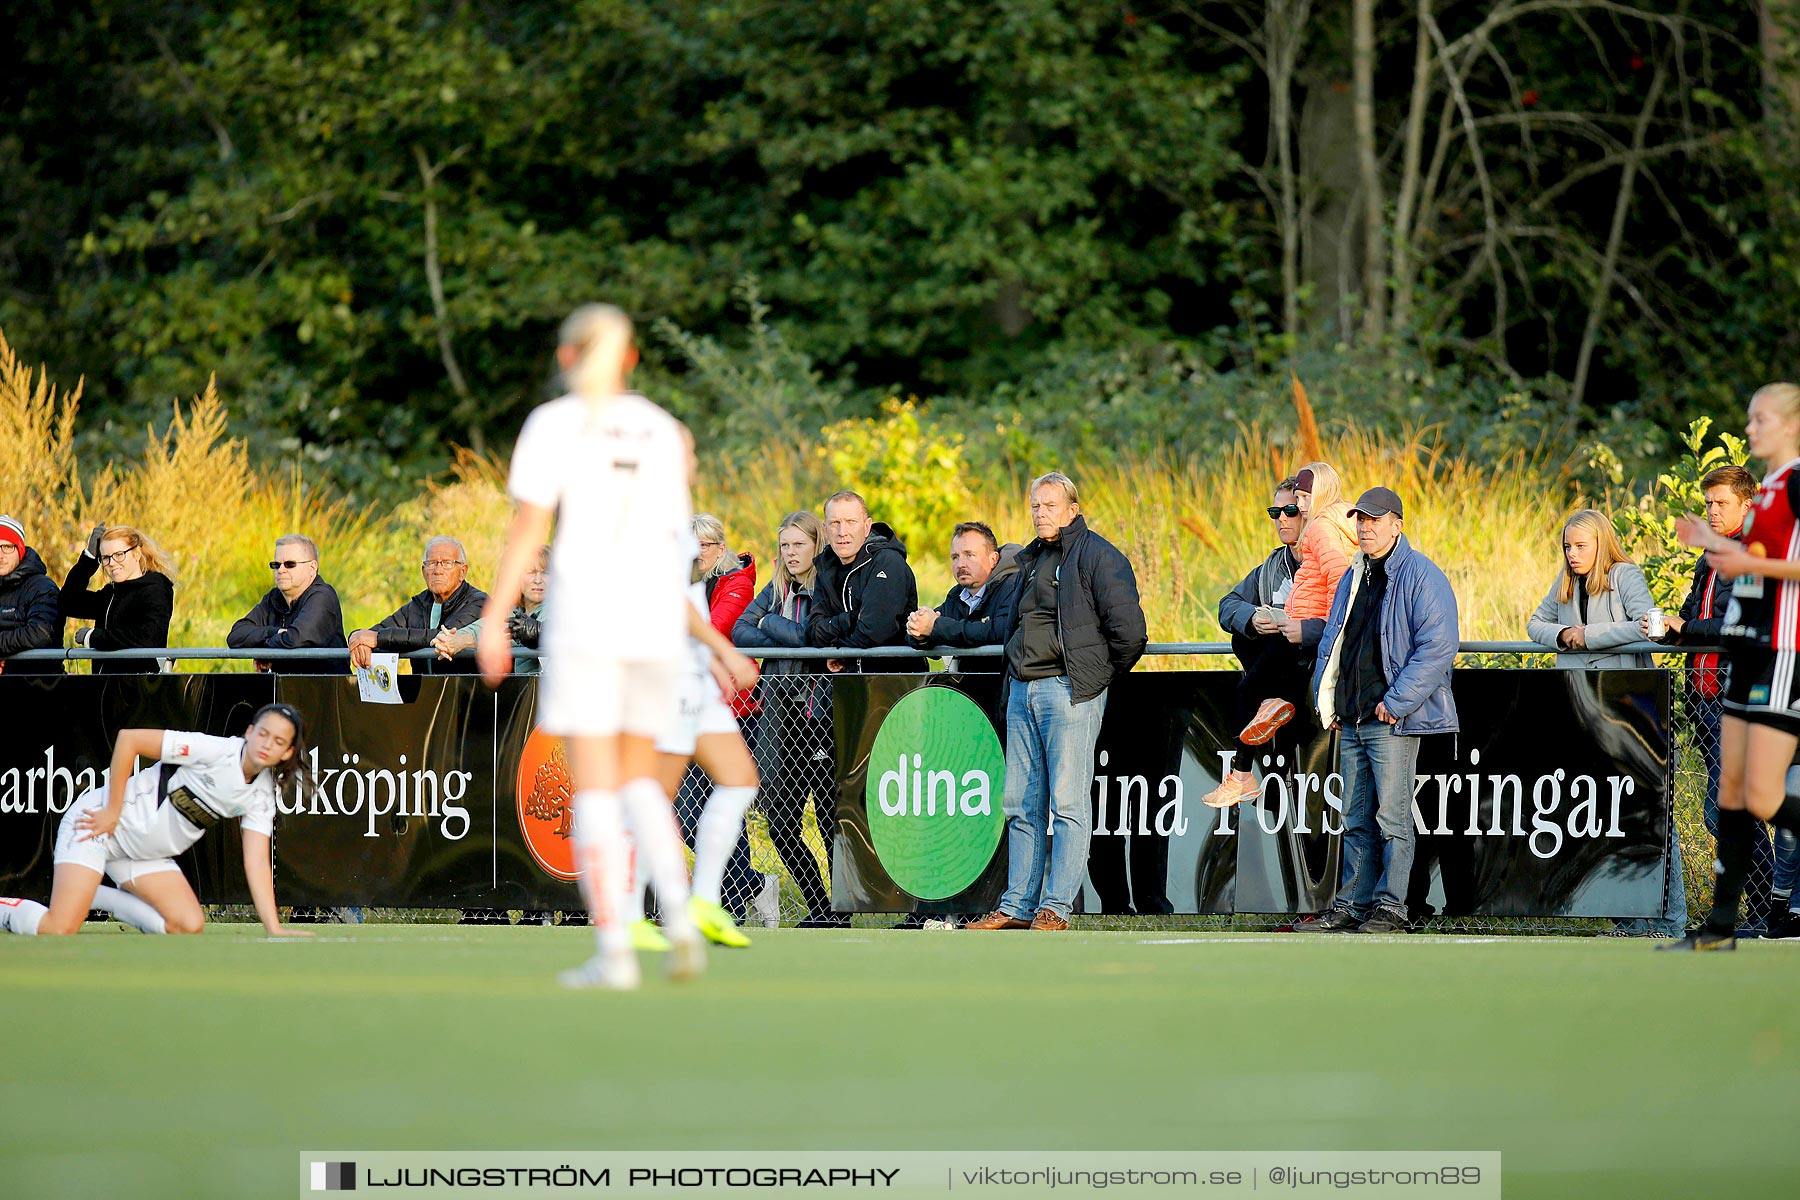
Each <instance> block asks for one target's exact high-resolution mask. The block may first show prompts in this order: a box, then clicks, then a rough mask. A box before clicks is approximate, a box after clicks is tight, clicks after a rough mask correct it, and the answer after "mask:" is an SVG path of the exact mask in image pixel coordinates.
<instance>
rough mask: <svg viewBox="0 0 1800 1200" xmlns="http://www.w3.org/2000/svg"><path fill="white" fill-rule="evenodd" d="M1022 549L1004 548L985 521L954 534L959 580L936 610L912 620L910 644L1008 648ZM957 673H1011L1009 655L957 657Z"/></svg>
mask: <svg viewBox="0 0 1800 1200" xmlns="http://www.w3.org/2000/svg"><path fill="white" fill-rule="evenodd" d="M1019 549H1020V547H1019V546H1018V545H1017V544H1016V543H1013V542H1008V543H1007V544H1006V545H1005V546H1002V545H1000V542H999V539H997V538H996V537H994V531H993V530H992V529H990V528H988V527H987V526H986V525H984V524H983V523H982V522H980V521H964V522H962V523H961V524H959V525H957V527H956V528H955V530H953V531H952V532H951V534H950V574H951V576H952V577H953V578H954V579H955V580H956V582H955V583H954V584H952V585H951V588H950V593H949V595H947V596H945V597H944V602H943V603H942V604H940V605H938V606H937V607H936V608H921V609H918V610H917V611H915V612H914V613H913V614H912V615H911V616H909V617H907V618H906V640H907V641H909V642H911V643H912V644H913V645H914V646H917V647H918V648H919V649H921V650H923V649H925V648H926V647H927V646H948V647H950V648H952V649H956V650H972V649H974V648H975V647H977V646H1003V645H1005V644H1006V639H1007V637H1008V635H1010V634H1011V633H1012V626H1013V614H1014V612H1015V610H1016V608H1017V605H1018V600H1019V589H1018V580H1019V563H1018V555H1019ZM953 661H954V664H955V666H954V669H955V670H958V671H963V672H967V673H979V674H997V673H999V672H1001V671H1003V670H1005V669H1006V658H1005V656H1003V655H998V654H996V655H992V656H966V657H965V656H963V655H957V656H956V658H955V659H954V660H953Z"/></svg>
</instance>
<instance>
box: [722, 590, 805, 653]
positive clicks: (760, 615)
mask: <svg viewBox="0 0 1800 1200" xmlns="http://www.w3.org/2000/svg"><path fill="white" fill-rule="evenodd" d="M811 611H812V593H811V592H809V591H807V590H806V589H805V588H800V589H799V590H797V591H796V592H795V593H794V619H793V620H789V619H788V618H786V617H784V616H782V615H781V612H780V610H779V609H778V608H777V607H776V606H775V585H774V583H772V582H771V583H766V584H764V585H763V590H762V591H760V592H758V593H756V599H754V600H752V601H750V606H749V607H748V608H746V609H745V610H744V615H743V616H741V617H739V618H738V619H737V624H735V625H733V626H732V627H731V644H732V645H734V646H738V647H740V648H741V647H745V646H748V647H750V648H752V649H759V650H760V649H769V648H771V647H775V646H785V647H788V648H790V649H796V650H797V649H799V648H801V647H803V646H805V645H806V618H807V614H808V613H810V612H811ZM824 670H825V664H824V662H823V661H821V660H820V659H816V658H765V659H763V660H762V673H763V674H764V675H817V674H821V673H823V672H824Z"/></svg>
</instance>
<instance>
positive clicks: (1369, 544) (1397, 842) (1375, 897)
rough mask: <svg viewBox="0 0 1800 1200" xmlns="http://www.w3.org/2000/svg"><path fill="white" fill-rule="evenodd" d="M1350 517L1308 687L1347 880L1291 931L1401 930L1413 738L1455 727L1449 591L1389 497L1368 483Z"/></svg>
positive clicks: (1452, 598) (1415, 749)
mask: <svg viewBox="0 0 1800 1200" xmlns="http://www.w3.org/2000/svg"><path fill="white" fill-rule="evenodd" d="M1350 515H1351V516H1352V517H1354V518H1355V519H1356V541H1357V546H1358V551H1357V554H1356V556H1355V558H1354V559H1352V560H1351V564H1350V569H1349V570H1348V571H1346V572H1344V577H1343V578H1342V579H1341V580H1339V581H1338V589H1337V595H1336V596H1334V597H1333V598H1332V601H1331V614H1330V615H1329V616H1328V617H1326V619H1325V633H1324V636H1323V637H1322V638H1321V639H1320V641H1319V657H1318V660H1317V662H1316V663H1315V664H1314V666H1313V681H1312V691H1313V700H1314V702H1315V703H1316V704H1317V705H1318V709H1319V724H1320V725H1321V726H1323V727H1324V728H1327V729H1336V730H1338V731H1339V736H1338V755H1339V767H1338V769H1339V770H1340V771H1341V772H1342V773H1343V778H1344V859H1345V862H1346V864H1347V865H1348V868H1349V874H1348V877H1347V878H1346V879H1345V880H1344V881H1343V885H1342V886H1341V887H1340V888H1339V889H1338V895H1337V899H1336V900H1335V901H1334V902H1333V904H1332V906H1331V911H1330V912H1328V913H1326V914H1325V915H1324V916H1323V917H1321V918H1320V919H1319V920H1317V921H1313V922H1310V923H1308V924H1305V925H1302V926H1298V927H1297V928H1301V929H1308V930H1313V931H1316V932H1319V933H1403V932H1405V931H1406V928H1407V924H1406V920H1407V912H1406V885H1407V882H1408V880H1409V879H1410V878H1411V876H1412V863H1413V813H1412V795H1413V768H1414V766H1415V765H1416V764H1417V763H1418V761H1419V739H1420V738H1421V737H1423V736H1425V735H1426V734H1428V733H1455V732H1456V729H1457V723H1456V701H1455V699H1454V698H1453V697H1452V696H1451V694H1450V668H1451V665H1452V664H1453V663H1454V662H1455V661H1456V646H1457V641H1458V637H1457V630H1456V594H1455V593H1454V592H1452V591H1451V590H1450V580H1449V578H1448V577H1447V576H1445V574H1444V572H1443V571H1442V570H1441V569H1439V567H1438V566H1437V564H1436V563H1434V562H1432V561H1431V560H1430V559H1428V558H1426V557H1425V556H1424V555H1423V554H1421V553H1419V552H1418V551H1417V550H1415V549H1413V547H1412V544H1411V543H1410V542H1408V541H1407V540H1406V535H1405V534H1404V533H1403V532H1402V529H1403V528H1404V526H1405V523H1406V510H1405V509H1404V508H1403V507H1402V506H1401V503H1400V497H1399V496H1397V495H1395V494H1394V493H1393V492H1392V491H1390V490H1389V489H1387V488H1384V487H1375V488H1370V489H1369V490H1368V491H1366V492H1364V493H1363V494H1362V496H1361V497H1360V498H1359V499H1358V500H1357V502H1356V506H1355V507H1354V508H1352V509H1351V510H1350Z"/></svg>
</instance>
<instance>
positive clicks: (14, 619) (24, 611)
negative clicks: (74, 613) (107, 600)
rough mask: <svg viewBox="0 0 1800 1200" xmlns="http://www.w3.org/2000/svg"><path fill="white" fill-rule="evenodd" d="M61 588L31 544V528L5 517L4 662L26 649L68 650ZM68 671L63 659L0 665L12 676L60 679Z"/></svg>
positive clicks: (0, 562)
mask: <svg viewBox="0 0 1800 1200" xmlns="http://www.w3.org/2000/svg"><path fill="white" fill-rule="evenodd" d="M61 590H62V589H60V588H58V587H57V586H56V583H55V581H54V580H52V579H51V578H50V576H49V574H48V573H47V572H46V571H45V570H44V560H43V559H41V558H39V557H38V552H37V551H36V550H33V549H32V548H31V547H29V546H27V545H26V544H25V527H24V526H23V525H21V524H20V523H19V522H18V521H16V520H14V519H13V518H12V517H0V660H10V659H11V657H12V656H13V655H15V654H17V653H19V652H20V651H21V650H56V649H60V648H61V647H62V632H63V618H62V608H61V607H60V605H59V604H58V602H57V594H58V593H59V592H60V591H61ZM62 669H63V667H62V663H61V662H60V661H51V662H11V661H5V662H0V670H4V671H5V672H6V673H7V674H9V675H60V674H62Z"/></svg>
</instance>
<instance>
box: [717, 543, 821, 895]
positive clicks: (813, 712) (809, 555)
mask: <svg viewBox="0 0 1800 1200" xmlns="http://www.w3.org/2000/svg"><path fill="white" fill-rule="evenodd" d="M824 550H825V527H824V526H823V525H822V524H821V523H820V521H819V518H818V517H817V516H815V515H814V514H812V513H810V512H791V513H789V514H788V515H787V516H785V517H783V518H782V519H781V527H780V528H779V529H777V530H776V532H775V569H774V574H773V577H772V578H771V579H770V580H769V584H768V586H767V587H765V588H763V590H762V592H761V593H760V594H758V595H757V597H756V599H754V600H752V601H751V602H750V607H749V608H747V609H745V610H744V615H743V616H741V617H739V618H738V622H737V625H736V626H735V627H734V628H733V629H732V631H731V640H732V642H733V644H735V645H737V646H740V647H745V648H757V649H763V648H770V647H776V646H784V647H788V648H790V649H799V648H800V647H803V646H805V645H806V644H807V643H806V626H807V620H808V618H809V617H810V616H811V614H812V606H813V595H814V585H815V583H816V582H817V573H816V570H815V567H814V564H815V563H816V562H817V561H818V559H819V558H820V557H821V556H822V555H823V554H824ZM824 672H825V664H824V663H822V662H820V661H819V660H817V659H798V658H769V659H764V660H763V678H762V682H761V683H759V684H758V685H757V694H758V696H759V697H760V698H761V701H762V715H761V718H760V720H759V721H758V723H757V727H756V736H755V738H753V739H752V740H751V743H750V744H751V747H752V749H753V750H754V752H755V757H756V767H757V771H758V773H759V774H760V776H761V778H762V791H761V792H760V793H758V796H757V805H758V806H759V807H760V808H761V809H762V811H763V815H764V816H766V817H767V818H768V820H769V840H770V841H771V842H773V843H774V845H775V853H776V854H777V855H779V856H780V858H781V861H782V864H783V865H784V866H786V867H787V869H788V874H789V875H791V876H793V879H794V884H795V886H797V887H798V888H799V889H800V896H801V899H803V900H804V901H805V902H806V918H805V919H804V920H802V921H801V922H800V924H801V926H802V927H803V928H825V927H829V926H837V925H846V924H848V923H849V921H850V918H849V916H848V915H844V914H836V913H833V912H832V911H831V893H830V892H829V891H827V890H826V887H825V883H824V881H823V879H822V878H821V876H820V873H819V860H818V859H817V858H816V857H815V856H814V855H813V852H812V847H810V846H808V845H807V844H806V839H805V838H804V837H803V836H802V831H803V830H804V829H805V824H806V822H805V818H806V802H807V798H808V797H811V799H812V804H813V816H814V818H815V819H816V820H817V821H818V824H819V838H820V840H821V841H822V842H823V843H824V845H825V852H826V854H827V856H829V855H830V854H831V853H832V841H833V835H834V833H835V831H836V829H837V813H836V811H835V807H834V806H835V805H836V803H837V768H836V763H837V759H836V743H835V741H834V739H833V733H832V728H831V684H830V683H829V682H828V681H827V680H825V679H822V678H819V676H821V675H823V674H824ZM790 676H801V677H806V678H788V677H790ZM830 873H831V868H830V865H829V862H828V863H827V866H826V868H825V877H826V878H828V877H829V876H830Z"/></svg>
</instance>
